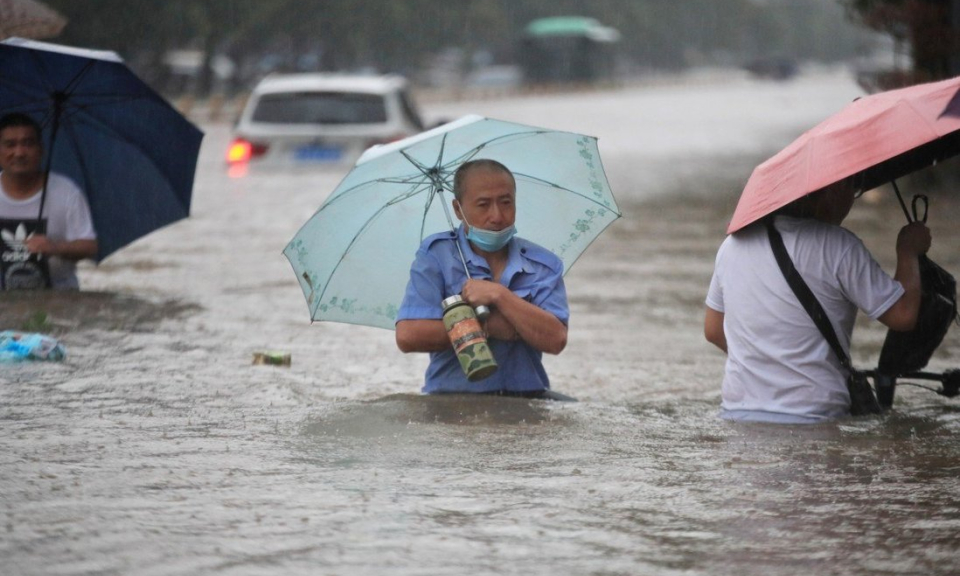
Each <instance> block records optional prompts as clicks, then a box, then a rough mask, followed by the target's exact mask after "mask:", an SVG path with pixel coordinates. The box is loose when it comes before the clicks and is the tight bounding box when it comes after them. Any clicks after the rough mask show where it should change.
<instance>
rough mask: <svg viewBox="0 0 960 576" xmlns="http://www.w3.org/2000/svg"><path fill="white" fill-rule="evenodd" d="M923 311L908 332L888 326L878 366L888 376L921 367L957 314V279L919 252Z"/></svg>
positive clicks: (941, 340) (898, 374) (945, 333)
mask: <svg viewBox="0 0 960 576" xmlns="http://www.w3.org/2000/svg"><path fill="white" fill-rule="evenodd" d="M920 286H921V296H920V311H919V313H918V315H917V325H916V326H914V328H913V330H910V331H909V332H897V331H895V330H889V331H888V332H887V338H886V339H885V340H884V341H883V349H881V350H880V362H879V363H878V365H877V369H878V370H879V372H880V373H882V374H886V375H888V376H900V375H902V374H906V373H908V372H916V371H918V370H922V369H923V368H924V367H925V366H926V365H927V362H929V361H930V357H931V356H933V352H934V351H935V350H936V349H937V347H938V346H940V343H941V342H943V338H944V336H946V335H947V330H948V329H949V328H950V323H951V322H953V321H954V320H955V319H956V318H957V281H956V280H955V279H954V278H953V276H951V275H950V273H949V272H947V271H946V270H944V269H943V268H941V267H940V266H939V265H937V264H936V263H935V262H934V261H933V260H930V259H929V258H927V256H926V255H923V256H920Z"/></svg>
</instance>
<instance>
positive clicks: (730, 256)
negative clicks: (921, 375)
mask: <svg viewBox="0 0 960 576" xmlns="http://www.w3.org/2000/svg"><path fill="white" fill-rule="evenodd" d="M855 198H856V189H855V187H854V185H853V183H852V180H850V179H848V180H845V181H842V182H840V183H838V184H834V185H832V186H830V187H827V188H825V189H823V190H821V191H819V192H816V193H813V194H810V195H808V196H806V197H804V198H801V199H800V200H798V201H796V202H794V203H793V204H791V205H789V206H787V207H785V208H784V209H781V210H780V211H779V212H778V213H777V215H776V216H771V217H773V218H775V220H774V225H775V226H776V228H777V230H778V231H779V232H780V234H781V236H782V237H783V243H784V245H785V246H786V249H787V253H788V254H789V255H790V258H791V260H793V263H794V266H795V267H796V269H797V271H798V272H799V273H800V276H801V277H802V278H803V280H804V281H805V282H806V284H807V285H808V286H809V287H810V290H811V291H812V292H813V293H814V295H816V297H817V300H819V301H820V304H821V306H823V308H824V310H825V311H826V314H827V316H829V318H830V321H831V323H832V324H833V328H834V331H835V332H836V333H837V338H838V339H839V340H840V344H841V345H842V346H843V348H844V350H845V351H847V353H848V354H849V350H850V339H851V336H852V334H853V325H854V320H855V319H856V314H857V310H858V309H860V310H863V311H864V313H865V314H867V315H868V316H869V317H870V318H873V319H875V320H879V321H880V322H882V323H883V324H885V325H886V326H888V327H890V328H892V329H894V330H910V329H911V328H913V326H914V324H915V323H916V319H917V313H918V310H919V307H920V268H919V261H918V257H919V255H920V254H924V253H926V251H927V250H928V249H929V248H930V231H929V230H928V229H927V227H926V226H925V225H924V224H923V223H920V222H914V223H912V224H908V225H907V226H904V227H903V229H902V230H900V234H899V236H898V238H897V271H896V274H895V276H894V278H891V277H890V276H888V275H887V274H886V273H885V272H884V271H883V270H881V269H880V266H879V264H877V262H876V261H875V260H874V259H873V257H872V256H871V255H870V253H869V252H868V251H867V249H866V247H865V246H864V245H863V243H862V242H861V241H860V239H859V238H857V237H856V236H855V235H854V234H853V233H852V232H850V231H849V230H846V229H845V228H841V227H840V224H841V223H842V222H843V220H844V218H846V216H847V214H848V213H849V212H850V208H851V207H852V206H853V201H854V199H855ZM706 304H707V311H706V318H705V321H704V334H705V336H706V338H707V340H708V341H709V342H711V343H712V344H714V345H716V346H717V347H718V348H720V349H721V350H723V351H724V352H726V353H727V363H726V370H725V375H724V379H723V387H722V398H723V402H722V408H721V416H722V417H723V418H727V419H730V420H743V421H764V422H782V423H805V422H819V421H823V420H830V419H834V418H838V417H842V416H845V415H848V414H849V412H850V398H849V394H848V393H847V388H846V377H847V375H846V373H844V371H843V370H842V369H841V367H840V363H839V360H838V359H837V357H836V355H835V354H834V353H833V351H832V350H831V349H830V346H829V344H827V341H826V339H825V338H824V337H823V335H822V334H821V333H820V331H819V330H818V329H817V327H816V325H815V324H814V323H813V320H811V318H810V316H809V315H808V314H807V312H806V310H805V309H804V308H803V305H802V304H801V303H800V301H799V300H798V299H797V296H796V295H795V294H794V293H793V290H791V289H790V286H789V284H787V281H786V279H785V278H784V276H783V273H782V272H781V271H780V267H779V266H778V265H777V262H776V259H775V257H774V255H773V249H772V247H771V245H770V239H769V237H768V235H767V231H766V228H765V226H764V224H763V223H762V222H759V223H755V224H753V225H751V226H748V227H746V228H744V229H742V230H739V231H737V232H735V233H733V234H731V235H730V236H728V237H727V238H726V240H724V242H723V244H722V245H721V246H720V250H719V252H718V253H717V259H716V267H715V269H714V274H713V279H712V280H711V282H710V289H709V292H708V294H707V300H706Z"/></svg>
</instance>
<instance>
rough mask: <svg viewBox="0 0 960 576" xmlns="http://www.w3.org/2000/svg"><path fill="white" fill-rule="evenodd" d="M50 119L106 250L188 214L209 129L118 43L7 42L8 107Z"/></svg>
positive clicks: (47, 132)
mask: <svg viewBox="0 0 960 576" xmlns="http://www.w3.org/2000/svg"><path fill="white" fill-rule="evenodd" d="M9 112H23V113H26V114H29V115H30V116H32V117H33V118H35V119H36V120H37V121H38V122H40V125H41V126H42V127H43V139H44V150H45V155H46V159H47V165H46V169H47V170H53V171H54V172H59V173H61V174H65V175H67V176H69V177H70V178H72V179H73V180H74V181H75V182H76V183H77V184H78V185H79V186H80V187H81V188H82V189H83V191H84V192H85V193H86V195H87V200H88V202H89V204H90V211H91V212H92V214H93V223H94V226H96V230H97V240H98V244H99V252H98V254H97V260H98V261H100V260H103V259H104V258H106V257H107V256H108V255H110V254H111V253H113V252H114V251H116V250H118V249H119V248H121V247H123V246H125V245H127V244H129V243H130V242H133V241H134V240H136V239H137V238H140V237H142V236H145V235H146V234H149V233H150V232H153V231H154V230H156V229H158V228H160V227H162V226H166V225H167V224H170V223H173V222H176V221H177V220H180V219H181V218H186V217H187V216H188V215H189V213H190V197H191V193H192V190H193V178H194V173H195V171H196V166H197V154H198V153H199V151H200V141H201V140H202V139H203V132H201V131H200V130H198V129H197V127H196V126H194V125H193V124H191V123H190V122H189V121H187V119H186V118H184V117H183V116H182V115H181V114H180V113H179V112H177V111H176V110H175V109H174V108H173V107H172V106H170V104H168V103H167V101H166V100H164V99H163V98H162V97H161V96H160V95H158V94H157V93H156V92H154V91H153V90H152V89H151V88H150V87H149V86H147V85H146V84H144V82H143V81H142V80H140V79H139V78H138V77H137V76H136V75H135V74H134V73H133V72H131V71H130V69H129V68H127V66H126V65H125V64H124V63H123V61H122V60H121V59H120V57H119V56H117V54H115V53H114V52H107V51H98V50H85V49H79V48H70V47H67V46H60V45H57V44H48V43H44V42H34V41H30V40H23V39H19V38H11V39H9V40H6V41H4V42H0V116H2V115H3V114H7V113H9Z"/></svg>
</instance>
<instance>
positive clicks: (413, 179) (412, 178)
mask: <svg viewBox="0 0 960 576" xmlns="http://www.w3.org/2000/svg"><path fill="white" fill-rule="evenodd" d="M421 177H422V175H421V174H413V175H411V176H410V177H409V178H376V179H373V180H365V181H363V182H360V183H359V184H356V185H354V186H351V187H350V188H346V189H344V190H343V191H342V192H340V193H339V194H337V195H336V196H334V197H333V198H328V199H327V201H326V202H324V203H323V205H322V206H320V208H319V209H318V210H317V212H318V213H319V212H322V211H324V210H326V209H327V207H329V206H332V205H333V204H335V203H337V202H339V201H341V200H343V199H344V198H346V197H348V196H350V195H352V194H356V193H359V192H362V191H363V190H364V189H366V188H369V187H370V186H373V185H376V184H384V183H387V184H414V185H415V184H420V183H422V182H423V180H422V178H421ZM418 179H419V180H418Z"/></svg>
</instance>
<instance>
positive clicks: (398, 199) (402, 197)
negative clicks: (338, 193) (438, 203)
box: [310, 188, 423, 316]
mask: <svg viewBox="0 0 960 576" xmlns="http://www.w3.org/2000/svg"><path fill="white" fill-rule="evenodd" d="M422 191H423V188H414V189H413V190H409V191H407V192H405V193H403V194H401V195H399V196H397V197H395V198H392V199H391V200H390V201H389V202H387V203H385V204H384V205H383V206H381V207H380V208H378V209H377V211H376V212H374V213H373V214H372V215H371V216H370V217H369V218H367V220H366V221H365V222H364V223H363V226H361V227H360V229H359V230H357V233H356V234H355V235H354V236H353V238H351V239H350V243H349V244H347V247H346V248H345V249H344V250H343V254H341V255H340V258H339V259H338V260H337V263H336V265H334V267H333V269H332V270H330V274H328V275H327V280H326V281H325V282H324V284H323V290H321V291H320V294H319V295H318V296H317V301H316V306H315V307H314V308H313V310H311V311H310V312H311V316H316V314H317V308H319V306H320V302H322V301H323V295H324V294H326V293H327V288H329V287H330V279H331V278H333V277H334V276H336V274H337V270H338V269H339V268H340V265H341V264H343V261H344V259H345V258H346V257H347V254H349V253H350V249H351V248H353V245H354V244H356V243H357V240H359V239H360V237H361V236H363V234H364V232H366V231H367V230H368V229H369V228H370V226H372V225H373V222H374V221H375V220H376V219H377V218H379V217H380V215H381V214H383V212H384V210H386V209H387V208H389V207H391V206H393V205H394V204H397V203H399V202H402V201H404V200H408V199H409V198H412V197H414V196H416V195H417V194H419V193H420V192H422ZM321 209H322V208H321Z"/></svg>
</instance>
